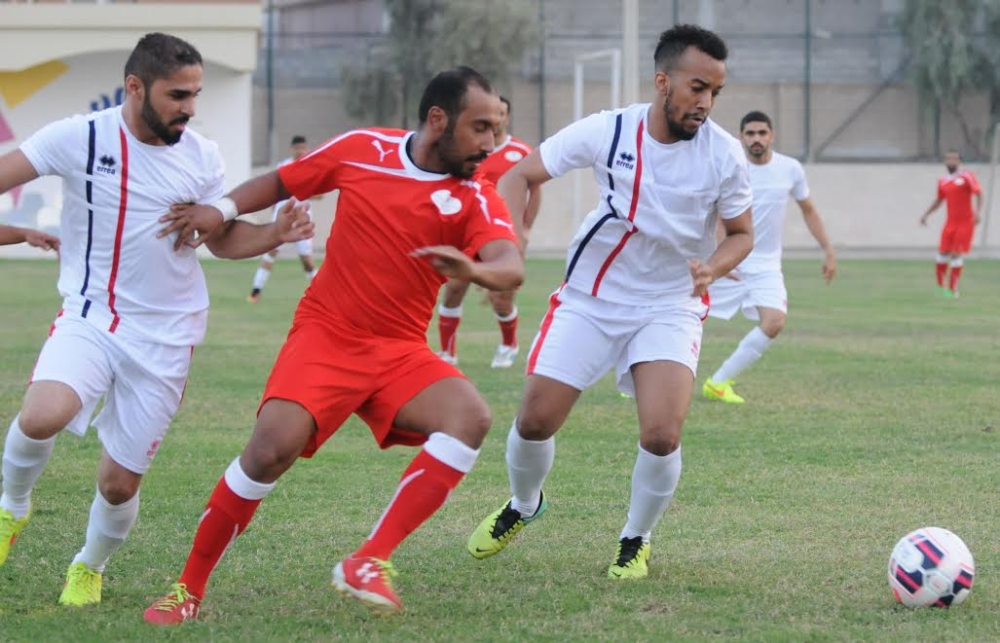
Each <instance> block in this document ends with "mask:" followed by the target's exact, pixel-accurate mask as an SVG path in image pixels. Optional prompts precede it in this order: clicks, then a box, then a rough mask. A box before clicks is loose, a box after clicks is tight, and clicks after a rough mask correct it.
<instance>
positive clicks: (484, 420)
mask: <svg viewBox="0 0 1000 643" xmlns="http://www.w3.org/2000/svg"><path fill="white" fill-rule="evenodd" d="M451 417H452V418H453V419H450V420H449V421H448V422H447V426H445V427H442V431H443V432H444V433H447V434H448V435H450V436H452V437H454V438H455V439H457V440H461V441H462V442H463V443H464V444H466V445H468V446H470V447H472V448H473V449H478V448H479V447H480V446H481V445H482V443H483V440H484V439H485V438H486V434H487V433H488V432H489V430H490V427H491V426H493V414H492V413H491V412H490V407H489V406H487V404H486V402H485V401H483V400H475V401H470V402H469V403H468V404H467V405H465V406H464V408H463V409H462V410H461V411H460V412H458V413H455V414H453V415H451Z"/></svg>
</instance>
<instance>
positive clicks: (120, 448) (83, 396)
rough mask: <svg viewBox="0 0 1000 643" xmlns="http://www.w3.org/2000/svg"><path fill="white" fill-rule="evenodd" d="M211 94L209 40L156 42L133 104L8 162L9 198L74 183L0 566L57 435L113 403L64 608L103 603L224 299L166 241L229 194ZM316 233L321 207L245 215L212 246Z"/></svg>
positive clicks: (86, 120)
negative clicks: (208, 117)
mask: <svg viewBox="0 0 1000 643" xmlns="http://www.w3.org/2000/svg"><path fill="white" fill-rule="evenodd" d="M201 87H202V61H201V55H200V54H199V53H198V51H197V50H196V49H195V48H194V47H193V46H191V45H190V44H188V43H187V42H185V41H183V40H180V39H179V38H175V37H173V36H170V35H167V34H161V33H152V34H147V35H146V36H144V37H143V38H141V39H140V40H139V42H138V44H137V45H136V47H135V49H134V50H133V51H132V53H131V55H130V57H129V59H128V62H126V64H125V92H126V98H125V102H124V104H122V105H121V106H120V107H114V108H111V109H106V110H104V111H100V112H96V113H93V114H90V115H87V116H74V117H72V118H67V119H64V120H60V121H56V122H54V123H51V124H49V125H47V126H46V127H44V128H42V129H41V130H39V131H38V132H37V133H35V134H34V135H33V136H31V137H30V138H29V139H28V140H26V141H25V142H24V143H23V144H22V145H21V146H20V148H19V149H17V150H15V151H13V152H10V153H9V154H6V155H4V156H2V157H0V193H3V192H6V191H7V190H10V189H12V188H14V187H16V186H18V185H21V184H23V183H26V182H28V181H30V180H32V179H34V178H36V177H38V176H60V177H62V178H63V203H64V205H63V210H62V220H61V230H60V240H61V243H62V245H61V250H62V256H61V261H60V266H59V285H58V287H59V293H60V294H61V295H62V297H63V303H62V310H60V311H59V314H58V316H57V317H56V320H55V322H54V323H53V324H52V329H51V331H50V333H49V338H48V339H47V340H46V342H45V345H44V346H43V347H42V350H41V353H40V354H39V356H38V361H37V363H36V365H35V369H34V373H33V374H32V377H31V383H30V384H29V386H28V390H27V393H26V394H25V396H24V401H23V403H22V405H21V409H20V413H19V414H17V415H16V416H15V417H14V419H13V421H11V423H10V429H9V430H8V431H7V437H6V441H5V443H4V449H3V459H2V462H3V464H2V474H3V476H2V491H3V493H2V495H0V565H2V564H3V563H4V562H5V561H6V560H7V557H8V554H9V553H10V549H11V545H12V544H13V543H14V540H15V539H16V538H17V537H18V535H20V534H21V532H22V530H23V529H24V528H25V526H27V524H28V520H29V517H30V515H31V491H32V488H33V487H34V486H35V482H36V481H37V480H38V477H39V476H40V475H41V473H42V471H43V470H44V469H45V466H46V464H47V463H48V460H49V457H50V455H51V454H52V448H53V445H54V442H55V437H56V434H58V433H59V432H60V431H61V430H62V429H63V428H67V429H69V430H70V431H72V432H73V433H77V434H78V435H83V434H84V433H85V432H86V430H87V428H88V426H89V425H90V424H91V416H92V415H93V413H94V411H95V409H96V407H97V405H98V402H99V401H100V399H101V398H102V397H103V398H104V405H103V407H102V409H101V412H100V414H98V415H97V417H96V418H95V419H94V420H93V424H94V426H96V427H97V432H98V437H99V438H100V440H101V444H102V446H103V452H102V454H101V460H100V465H99V467H98V473H97V492H96V495H95V497H94V501H93V504H92V505H91V507H90V522H89V524H88V526H87V532H86V539H85V542H84V545H83V549H81V550H80V552H79V553H78V554H77V555H76V557H75V558H74V559H73V561H72V563H71V564H70V566H69V570H68V572H67V576H66V585H65V587H64V588H63V592H62V595H61V596H60V598H59V602H60V603H61V604H63V605H78V606H79V605H88V604H93V603H99V602H100V600H101V583H102V574H103V572H104V567H105V564H106V563H107V561H108V559H109V557H110V556H111V555H112V554H113V553H114V552H115V550H117V549H118V547H119V546H121V544H122V542H124V540H125V538H126V536H127V535H128V533H129V530H131V528H132V526H133V525H134V524H135V520H136V516H137V515H138V510H139V496H138V492H139V484H140V481H141V479H142V476H143V474H144V473H145V472H146V470H147V469H148V468H149V466H150V463H151V462H152V460H153V456H154V455H155V454H156V450H157V448H158V447H159V446H160V443H161V441H162V440H163V437H164V435H165V434H166V431H167V427H168V425H169V424H170V421H171V420H172V419H173V416H174V414H175V413H176V411H177V408H178V406H179V405H180V402H181V396H182V393H183V391H184V385H185V382H186V381H187V374H188V366H189V364H190V362H191V356H192V352H193V350H194V346H195V345H196V344H198V343H200V342H201V341H202V339H203V337H204V335H205V326H206V321H207V317H208V292H207V290H206V288H205V278H204V275H203V274H202V271H201V266H200V265H199V263H198V258H197V257H196V256H195V252H194V250H192V249H191V248H187V247H184V248H183V249H181V250H180V251H178V250H176V249H175V248H174V239H173V238H171V237H169V236H165V235H163V234H162V233H160V230H161V229H162V227H163V223H162V222H161V219H162V218H163V217H164V216H165V215H166V214H167V213H168V212H169V211H170V209H171V206H172V205H173V204H185V203H213V202H216V201H217V200H218V199H220V198H222V197H223V195H224V185H223V183H224V171H223V163H222V158H221V156H220V154H219V150H218V147H217V146H216V145H215V144H214V143H212V142H211V141H209V140H207V139H205V138H203V137H202V136H200V135H198V134H197V133H195V132H193V131H191V130H188V129H186V124H187V122H188V120H190V119H191V118H192V117H193V116H194V113H195V103H196V100H197V96H198V93H199V92H200V91H201ZM180 207H181V208H183V207H186V206H180ZM311 230H312V223H310V222H309V220H308V217H307V215H306V214H305V212H303V211H302V209H301V208H299V207H294V206H293V205H292V204H289V206H288V210H287V211H286V212H285V213H284V216H283V217H281V218H279V221H278V222H277V223H273V224H271V225H268V226H259V227H258V226H254V225H252V224H245V223H236V222H230V223H229V224H227V225H226V226H224V227H223V228H220V230H219V232H216V233H213V234H212V236H211V237H210V238H206V239H205V240H204V242H205V244H206V245H207V246H208V247H209V248H210V249H211V250H212V252H214V253H215V254H217V255H219V256H222V257H229V258H245V257H253V256H257V255H259V254H261V253H262V252H266V251H268V250H270V249H271V248H273V247H275V246H277V245H278V244H279V243H282V242H285V241H294V240H297V239H298V238H300V236H301V235H308V234H311Z"/></svg>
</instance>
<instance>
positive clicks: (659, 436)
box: [639, 428, 681, 456]
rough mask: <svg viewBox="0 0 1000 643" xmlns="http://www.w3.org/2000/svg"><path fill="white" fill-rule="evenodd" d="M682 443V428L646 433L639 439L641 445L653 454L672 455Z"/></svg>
mask: <svg viewBox="0 0 1000 643" xmlns="http://www.w3.org/2000/svg"><path fill="white" fill-rule="evenodd" d="M680 444H681V432H680V430H676V431H673V430H669V429H666V428H664V429H661V430H654V431H649V432H646V433H644V434H643V435H642V436H641V437H640V439H639V445H640V446H642V448H643V449H645V450H646V451H649V452H650V453H652V454H653V455H659V456H664V455H670V454H671V453H673V452H674V451H676V450H677V447H679V446H680Z"/></svg>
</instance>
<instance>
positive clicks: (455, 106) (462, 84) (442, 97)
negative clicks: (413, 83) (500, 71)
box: [418, 66, 493, 125]
mask: <svg viewBox="0 0 1000 643" xmlns="http://www.w3.org/2000/svg"><path fill="white" fill-rule="evenodd" d="M469 85H479V87H480V88H481V89H482V90H483V91H485V92H487V93H492V92H493V87H492V86H491V85H490V81H488V80H486V77H485V76H483V75H482V74H480V73H479V72H478V71H476V70H475V69H473V68H472V67H465V66H461V67H455V68H454V69H449V70H448V71H443V72H441V73H440V74H438V75H437V76H435V77H434V78H432V79H431V82H429V83H427V88H426V89H424V95H423V96H422V97H421V98H420V109H419V112H418V116H419V117H420V124H421V125H423V124H424V123H426V122H427V114H428V113H429V112H430V111H431V107H440V108H441V109H443V110H444V113H445V114H447V115H448V118H449V119H451V118H453V117H455V116H458V114H459V113H460V112H461V111H462V110H463V109H465V93H466V92H467V91H468V89H469Z"/></svg>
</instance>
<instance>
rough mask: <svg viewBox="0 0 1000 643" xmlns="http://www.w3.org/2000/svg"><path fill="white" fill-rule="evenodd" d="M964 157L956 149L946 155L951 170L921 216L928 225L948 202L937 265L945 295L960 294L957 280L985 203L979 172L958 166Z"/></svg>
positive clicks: (939, 282) (938, 282) (923, 222)
mask: <svg viewBox="0 0 1000 643" xmlns="http://www.w3.org/2000/svg"><path fill="white" fill-rule="evenodd" d="M961 162H962V158H961V157H960V156H959V154H958V152H957V151H955V150H951V151H949V152H948V153H947V154H945V155H944V166H945V167H946V168H948V173H947V174H945V175H944V176H942V177H941V178H940V179H938V185H937V198H936V199H935V200H934V203H932V204H931V207H929V208H927V212H924V216H922V217H920V225H927V218H928V217H930V216H931V214H932V213H933V212H934V211H935V210H937V209H938V208H939V207H941V203H947V204H948V206H947V208H948V210H947V215H946V216H947V218H946V219H945V222H944V229H943V230H941V241H940V243H939V244H938V254H937V258H936V259H935V264H936V265H937V285H938V290H939V291H940V292H941V294H942V295H944V296H945V297H958V280H959V279H960V278H961V277H962V266H963V264H964V259H963V257H965V255H967V254H969V250H970V249H971V248H972V235H973V233H974V232H975V231H976V226H977V225H979V219H980V217H979V213H980V212H982V207H983V193H982V192H983V191H982V189H981V188H980V187H979V181H978V180H976V175H975V174H973V173H972V172H970V171H969V170H962V169H959V165H960V164H961ZM973 195H975V197H976V208H975V210H973V209H972V197H973ZM949 265H950V266H951V275H949V278H948V282H947V283H948V286H947V287H945V273H947V272H948V266H949Z"/></svg>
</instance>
